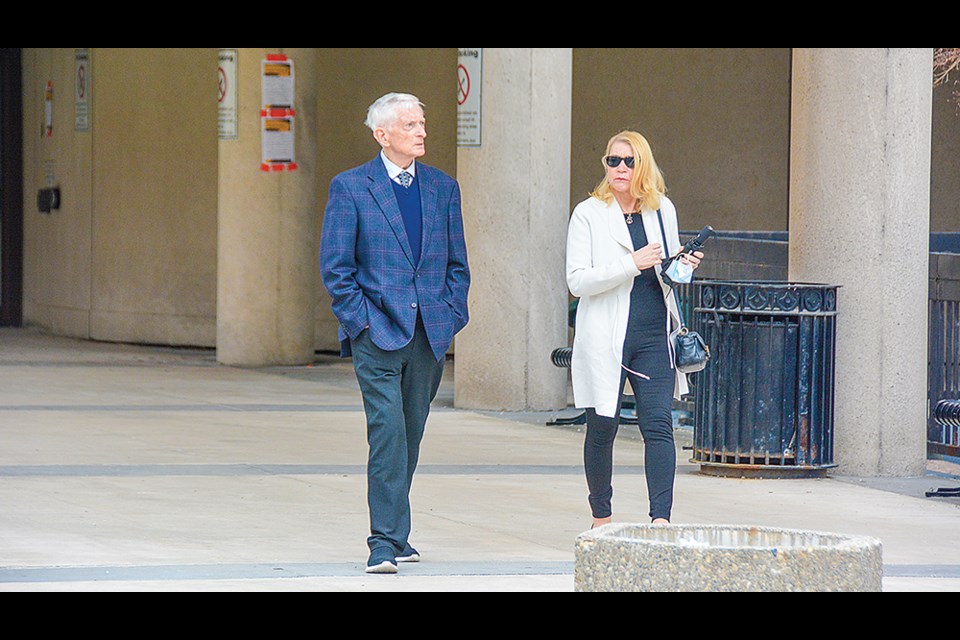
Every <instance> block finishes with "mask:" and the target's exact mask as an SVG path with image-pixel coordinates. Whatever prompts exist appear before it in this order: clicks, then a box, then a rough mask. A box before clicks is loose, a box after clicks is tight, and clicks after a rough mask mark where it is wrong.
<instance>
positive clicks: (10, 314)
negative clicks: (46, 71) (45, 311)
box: [0, 47, 23, 327]
mask: <svg viewBox="0 0 960 640" xmlns="http://www.w3.org/2000/svg"><path fill="white" fill-rule="evenodd" d="M22 100H23V97H22V87H21V76H20V49H13V48H6V47H0V326H7V327H9V326H13V327H19V326H20V325H21V324H22V322H23V133H22V131H23V126H22V125H23V104H22Z"/></svg>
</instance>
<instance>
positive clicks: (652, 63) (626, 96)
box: [570, 48, 790, 230]
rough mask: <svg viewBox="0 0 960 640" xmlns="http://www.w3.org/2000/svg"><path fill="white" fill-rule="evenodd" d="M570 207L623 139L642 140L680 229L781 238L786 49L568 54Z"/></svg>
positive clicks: (579, 51) (787, 141)
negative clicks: (630, 135) (611, 142)
mask: <svg viewBox="0 0 960 640" xmlns="http://www.w3.org/2000/svg"><path fill="white" fill-rule="evenodd" d="M573 62H574V66H573V145H572V146H573V149H572V153H571V158H572V176H571V188H570V198H571V201H572V203H574V204H576V203H577V202H579V201H581V200H583V199H584V198H585V197H586V195H587V193H588V192H589V191H591V190H592V189H593V188H594V187H595V186H596V184H597V182H599V180H600V179H601V178H602V177H603V170H602V167H601V166H600V157H601V156H602V155H603V152H604V149H605V146H606V143H607V140H608V139H610V137H611V136H612V135H613V134H615V133H617V132H618V131H620V130H621V129H635V130H637V131H639V132H640V133H642V134H643V135H644V137H646V138H647V140H648V141H649V142H650V145H651V147H652V148H653V153H654V157H655V158H656V160H657V164H658V165H659V166H660V169H661V170H662V171H663V173H664V177H665V178H666V182H667V188H668V190H669V191H668V195H669V196H670V197H671V199H673V201H674V203H675V204H676V205H677V215H678V216H679V218H680V226H681V228H682V229H699V228H702V227H703V225H705V224H710V225H712V226H713V227H714V228H716V229H738V230H784V229H786V228H787V217H788V211H787V184H788V167H789V157H790V49H616V48H615V49H574V50H573Z"/></svg>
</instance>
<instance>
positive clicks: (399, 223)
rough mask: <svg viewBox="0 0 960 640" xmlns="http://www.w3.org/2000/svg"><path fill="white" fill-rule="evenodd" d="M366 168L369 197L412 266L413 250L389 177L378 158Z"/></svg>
mask: <svg viewBox="0 0 960 640" xmlns="http://www.w3.org/2000/svg"><path fill="white" fill-rule="evenodd" d="M368 166H369V167H370V171H369V172H368V174H367V175H368V177H369V179H370V195H372V196H373V199H374V200H376V201H377V204H378V205H379V206H380V210H381V211H382V212H383V215H384V217H385V218H386V219H387V222H389V223H390V227H391V228H392V229H393V233H394V235H396V236H397V242H399V243H400V247H401V248H403V254H404V255H405V256H407V260H409V261H410V264H414V262H413V249H411V248H410V241H409V240H407V230H406V228H405V227H404V226H403V217H402V216H401V215H400V205H398V204H397V197H396V196H395V195H394V193H393V186H392V185H391V184H390V177H389V176H387V169H386V167H384V166H383V162H382V161H381V160H380V157H379V156H378V157H376V158H374V159H373V160H372V161H371V162H370V163H369V165H368ZM421 188H422V186H421ZM421 198H422V196H421ZM421 253H422V251H421Z"/></svg>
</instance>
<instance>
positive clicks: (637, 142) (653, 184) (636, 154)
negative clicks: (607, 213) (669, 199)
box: [590, 131, 667, 210]
mask: <svg viewBox="0 0 960 640" xmlns="http://www.w3.org/2000/svg"><path fill="white" fill-rule="evenodd" d="M617 142H626V143H627V144H628V145H630V148H631V149H632V150H633V162H634V169H633V179H632V180H631V181H630V193H631V195H633V197H635V198H636V199H637V200H638V202H639V203H640V209H641V210H642V209H650V210H653V209H659V208H660V198H661V197H662V196H664V195H666V193H667V186H666V183H665V182H664V181H663V174H662V173H660V169H659V167H657V163H656V161H655V160H654V159H653V151H651V150H650V143H649V142H647V139H646V138H644V137H643V136H642V135H640V134H639V133H637V132H636V131H621V132H620V133H618V134H617V135H615V136H613V137H612V138H610V141H609V142H607V150H606V152H605V153H604V154H603V155H604V157H606V156H608V155H610V149H611V148H613V145H614V144H616V143H617ZM604 168H605V169H606V164H604ZM590 195H591V196H593V197H594V198H597V199H598V200H603V201H604V202H606V203H607V204H609V203H610V202H612V201H613V191H612V190H611V189H610V183H609V182H607V175H606V171H604V176H603V180H601V181H600V184H598V185H597V188H596V189H594V190H593V193H591V194H590Z"/></svg>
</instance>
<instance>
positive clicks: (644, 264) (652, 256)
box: [633, 242, 663, 271]
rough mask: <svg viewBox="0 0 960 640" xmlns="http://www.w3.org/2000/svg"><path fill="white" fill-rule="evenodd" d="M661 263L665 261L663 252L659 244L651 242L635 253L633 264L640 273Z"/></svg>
mask: <svg viewBox="0 0 960 640" xmlns="http://www.w3.org/2000/svg"><path fill="white" fill-rule="evenodd" d="M661 261H663V252H662V251H661V247H660V243H658V242H651V243H650V244H648V245H646V246H644V247H640V248H639V249H637V250H636V251H634V252H633V262H634V264H636V265H637V269H639V270H640V271H643V270H644V269H649V268H650V267H652V266H654V265H657V264H660V262H661Z"/></svg>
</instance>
